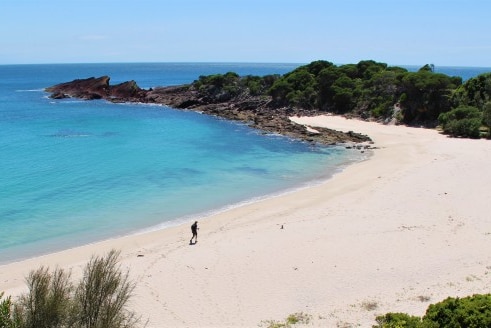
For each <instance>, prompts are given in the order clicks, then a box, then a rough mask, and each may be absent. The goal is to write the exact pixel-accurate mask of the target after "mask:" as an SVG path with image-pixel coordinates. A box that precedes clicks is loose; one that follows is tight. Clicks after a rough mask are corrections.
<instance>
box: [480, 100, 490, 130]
mask: <svg viewBox="0 0 491 328" xmlns="http://www.w3.org/2000/svg"><path fill="white" fill-rule="evenodd" d="M482 121H483V123H484V124H485V125H486V126H487V128H488V138H491V102H489V101H488V102H487V103H486V104H485V105H484V108H483V111H482Z"/></svg>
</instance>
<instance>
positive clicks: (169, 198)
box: [0, 64, 359, 262]
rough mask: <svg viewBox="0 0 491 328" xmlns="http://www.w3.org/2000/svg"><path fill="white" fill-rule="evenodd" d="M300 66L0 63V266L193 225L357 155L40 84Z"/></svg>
mask: <svg viewBox="0 0 491 328" xmlns="http://www.w3.org/2000/svg"><path fill="white" fill-rule="evenodd" d="M296 66H297V65H295V64H277V65H273V64H265V65H261V64H249V65H246V64H91V65H20V66H0V76H1V82H0V158H1V161H0V172H2V174H1V175H0V199H1V203H0V224H1V227H2V228H1V230H0V262H7V261H11V260H16V259H20V258H24V257H29V256H33V255H37V254H41V253H47V252H51V251H56V250H59V249H63V248H66V247H72V246H76V245H80V244H85V243H89V242H93V241H97V240H101V239H105V238H109V237H113V236H119V235H124V234H128V233H131V232H135V231H139V230H142V229H154V228H162V227H165V226H168V225H172V224H176V222H183V221H186V220H190V219H191V218H194V217H200V216H202V215H206V214H208V213H210V212H213V211H217V210H220V209H223V208H226V207H227V206H233V205H236V204H238V203H242V202H246V201H251V200H252V199H254V198H257V197H263V196H266V195H270V194H273V193H278V192H280V191H284V190H287V189H291V188H295V187H298V186H300V184H301V183H302V182H303V181H305V180H308V181H316V180H319V179H325V178H326V177H327V176H329V175H330V174H332V173H333V172H334V171H336V170H338V169H339V167H340V165H346V164H348V163H350V162H352V161H354V160H358V159H359V156H358V155H355V153H353V152H348V151H346V150H344V149H342V148H336V147H331V148H321V147H312V146H311V145H308V144H305V143H301V142H297V141H292V140H290V139H287V138H284V137H280V136H271V135H270V136H265V135H262V134H261V133H259V132H258V131H255V130H253V129H250V128H249V127H247V126H245V125H242V124H238V123H233V122H228V121H225V120H222V119H218V118H215V117H209V116H205V115H201V114H199V113H194V112H186V111H178V110H174V109H171V108H168V107H163V106H150V105H138V104H111V103H107V102H105V101H80V100H52V99H49V98H47V94H46V93H44V92H43V88H44V87H47V86H50V85H53V84H56V83H59V82H63V81H70V80H72V79H75V78H85V77H90V76H101V75H109V76H111V77H112V83H118V82H123V81H126V80H131V79H134V80H136V81H137V83H138V84H139V85H140V86H142V87H152V86H157V85H172V84H181V83H187V82H191V81H193V80H194V79H197V78H198V77H199V75H203V74H213V73H225V72H227V71H236V72H238V73H240V74H257V75H264V74H271V73H279V74H281V73H285V72H288V71H290V70H291V69H293V68H295V67H296Z"/></svg>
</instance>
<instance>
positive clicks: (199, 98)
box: [45, 73, 370, 144]
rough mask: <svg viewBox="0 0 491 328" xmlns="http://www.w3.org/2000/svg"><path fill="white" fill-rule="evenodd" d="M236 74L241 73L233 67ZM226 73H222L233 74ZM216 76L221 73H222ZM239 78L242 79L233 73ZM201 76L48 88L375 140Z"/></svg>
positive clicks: (293, 132)
mask: <svg viewBox="0 0 491 328" xmlns="http://www.w3.org/2000/svg"><path fill="white" fill-rule="evenodd" d="M227 74H235V73H227ZM227 74H225V75H216V76H220V77H225V78H226V77H227ZM216 76H215V77H216ZM233 78H234V79H239V77H238V76H236V75H233ZM202 80H203V79H202V78H200V80H199V81H195V82H193V83H191V84H186V85H181V86H169V87H156V88H152V89H149V90H145V89H141V88H140V87H139V86H138V85H137V84H136V82H135V81H128V82H124V83H121V84H117V85H110V83H109V81H110V77H109V76H102V77H98V78H95V77H91V78H87V79H76V80H73V81H71V82H65V83H60V84H57V85H54V86H51V87H48V88H46V89H45V90H46V91H47V92H50V93H51V96H50V97H51V98H53V99H63V98H80V99H85V100H94V99H105V100H107V101H111V102H115V103H121V102H138V103H149V104H162V105H166V106H169V107H172V108H176V109H184V110H193V111H198V112H202V113H205V114H208V115H214V116H218V117H221V118H225V119H228V120H235V121H240V122H244V123H246V124H248V125H249V126H251V127H253V128H255V129H259V130H261V131H264V132H265V133H277V134H281V135H285V136H288V137H292V138H295V139H299V140H304V141H308V142H313V143H319V144H337V143H346V142H350V143H361V142H366V141H370V138H369V137H368V136H366V135H361V134H358V133H355V132H348V133H344V132H340V131H335V130H331V129H325V128H318V127H316V128H315V130H313V129H308V128H307V127H306V126H304V125H299V124H296V123H294V122H292V121H291V120H290V119H289V117H291V116H295V115H303V116H305V115H314V114H317V113H316V112H315V111H306V110H300V109H295V108H292V107H288V106H281V105H278V104H276V103H275V102H274V101H273V99H272V97H271V96H268V95H265V94H263V93H259V94H255V93H251V91H250V88H248V87H240V86H237V88H235V89H233V88H230V85H229V84H226V83H224V82H223V81H220V79H215V80H213V79H211V81H205V82H206V83H204V82H203V81H202Z"/></svg>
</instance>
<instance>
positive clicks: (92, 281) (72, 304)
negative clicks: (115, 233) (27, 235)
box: [0, 250, 139, 328]
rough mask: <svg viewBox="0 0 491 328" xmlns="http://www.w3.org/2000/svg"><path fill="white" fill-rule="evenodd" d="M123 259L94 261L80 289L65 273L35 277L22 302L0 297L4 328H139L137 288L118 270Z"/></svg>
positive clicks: (40, 273)
mask: <svg viewBox="0 0 491 328" xmlns="http://www.w3.org/2000/svg"><path fill="white" fill-rule="evenodd" d="M119 254H120V253H119V252H117V251H115V250H111V251H110V252H109V253H108V254H107V255H106V256H105V257H92V258H91V260H90V262H89V263H88V264H87V265H86V267H85V270H84V274H83V278H82V279H81V281H80V282H79V283H78V285H76V286H74V285H73V284H72V283H71V282H70V273H67V272H65V271H64V270H62V269H56V270H54V271H53V272H50V271H49V270H48V268H45V267H41V268H39V269H38V270H35V271H31V273H30V274H29V276H28V277H27V278H26V282H27V286H28V289H29V291H28V293H26V294H23V295H21V296H20V297H19V298H18V300H17V302H12V301H11V298H10V297H8V298H6V299H4V300H1V299H2V297H3V294H0V301H1V302H0V328H4V327H5V328H65V327H71V328H123V327H124V328H130V327H136V325H137V323H138V321H139V320H138V318H137V317H136V315H135V313H134V312H132V311H129V310H128V309H127V305H128V301H129V300H130V298H131V296H132V293H133V290H134V287H135V285H134V284H133V283H132V282H130V281H129V273H128V271H126V272H122V270H121V267H120V266H119V265H118V261H119Z"/></svg>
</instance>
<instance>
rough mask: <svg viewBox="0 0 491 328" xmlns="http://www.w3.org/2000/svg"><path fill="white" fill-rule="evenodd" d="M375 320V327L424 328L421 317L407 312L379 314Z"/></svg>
mask: <svg viewBox="0 0 491 328" xmlns="http://www.w3.org/2000/svg"><path fill="white" fill-rule="evenodd" d="M375 321H376V322H377V325H375V326H372V327H373V328H423V323H422V321H421V318H420V317H416V316H411V315H409V314H406V313H387V314H385V315H381V316H378V317H377V318H376V319H375Z"/></svg>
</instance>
